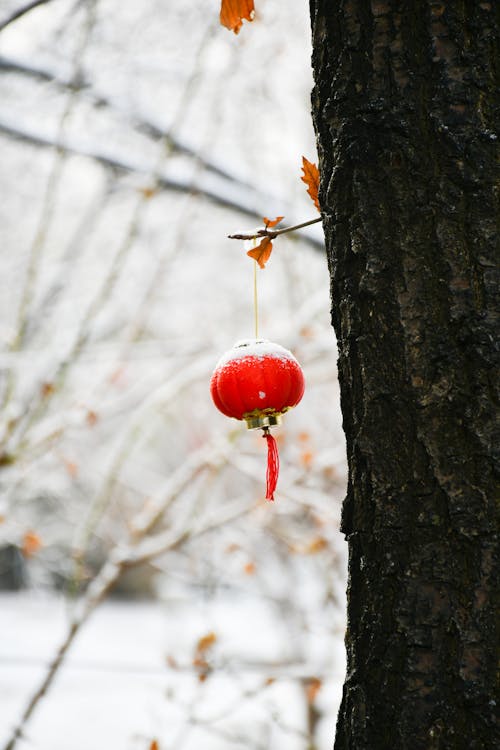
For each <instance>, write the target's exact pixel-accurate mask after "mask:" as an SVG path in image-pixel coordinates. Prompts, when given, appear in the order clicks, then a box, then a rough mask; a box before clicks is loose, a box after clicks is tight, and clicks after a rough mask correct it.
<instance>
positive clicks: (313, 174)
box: [300, 156, 320, 211]
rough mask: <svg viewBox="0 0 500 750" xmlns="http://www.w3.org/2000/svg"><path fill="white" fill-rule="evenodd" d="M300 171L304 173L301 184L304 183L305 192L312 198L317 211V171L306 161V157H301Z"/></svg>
mask: <svg viewBox="0 0 500 750" xmlns="http://www.w3.org/2000/svg"><path fill="white" fill-rule="evenodd" d="M302 171H303V172H304V174H303V176H302V177H301V178H300V179H301V180H302V182H305V183H306V185H307V192H308V193H309V195H310V196H311V198H312V201H313V203H314V205H315V206H316V208H317V209H318V211H319V210H320V208H319V201H318V190H319V170H318V167H317V166H316V164H313V163H312V162H310V161H307V159H306V157H305V156H303V157H302Z"/></svg>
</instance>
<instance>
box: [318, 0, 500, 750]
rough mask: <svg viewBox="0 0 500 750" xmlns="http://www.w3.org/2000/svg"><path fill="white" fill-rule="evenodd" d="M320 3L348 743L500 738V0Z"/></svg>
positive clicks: (432, 747) (483, 744) (340, 739)
mask: <svg viewBox="0 0 500 750" xmlns="http://www.w3.org/2000/svg"><path fill="white" fill-rule="evenodd" d="M310 5H311V20H312V32H313V68H314V74H315V87H314V90H313V98H312V106H313V117H314V123H315V128H316V133H317V139H318V152H319V164H320V172H321V188H320V203H321V208H322V216H323V225H324V230H325V238H326V248H327V255H328V262H329V269H330V275H331V293H332V318H333V325H334V327H335V331H336V334H337V338H338V346H339V379H340V384H341V394H342V411H343V416H344V429H345V433H346V441H347V454H348V461H349V485H348V491H347V497H346V499H345V502H344V508H343V520H342V531H343V532H344V534H345V535H346V537H347V540H348V543H349V550H350V554H349V560H350V562H349V584H348V630H347V634H346V647H347V659H348V666H347V676H346V682H345V685H344V693H343V700H342V705H341V708H340V713H339V717H338V724H337V735H336V740H335V749H336V750H345V749H347V748H349V749H355V750H448V748H450V749H451V748H454V749H456V750H493V748H494V747H498V746H500V745H497V744H496V742H495V738H496V737H497V735H496V734H495V723H494V716H495V709H496V705H495V701H494V698H495V673H496V663H497V659H496V654H497V643H498V633H497V632H496V627H497V626H496V623H495V618H494V598H495V596H494V595H495V593H496V589H495V586H496V577H498V567H497V568H496V569H495V562H496V560H497V557H498V556H497V553H498V547H497V546H496V543H495V529H496V526H495V513H496V511H495V475H494V450H493V445H494V443H493V431H494V404H495V397H494V391H495V386H496V382H497V381H495V378H494V374H493V373H494V335H495V333H496V330H495V317H494V295H495V292H496V290H498V285H497V286H495V273H494V267H495V262H496V257H495V250H496V237H497V235H496V230H497V220H498V213H499V212H498V183H495V166H494V164H495V155H496V153H497V148H498V141H497V136H496V135H495V126H496V125H498V109H495V104H496V103H495V94H496V91H497V90H498V89H497V87H498V65H499V60H500V54H499V50H498V46H499V45H498V11H499V9H500V3H498V2H493V1H491V2H480V0H457V2H451V0H450V1H449V2H447V1H446V0H441V1H440V2H437V1H436V2H431V1H430V0H406V2H396V0H385V1H384V0H372V2H368V0H344V1H341V0H339V2H332V0H311V2H310ZM495 15H496V16H497V17H496V18H495ZM496 487H497V489H498V485H496Z"/></svg>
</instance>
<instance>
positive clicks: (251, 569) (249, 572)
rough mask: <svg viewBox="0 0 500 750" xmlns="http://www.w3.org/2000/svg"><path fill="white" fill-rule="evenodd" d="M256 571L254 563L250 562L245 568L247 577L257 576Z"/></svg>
mask: <svg viewBox="0 0 500 750" xmlns="http://www.w3.org/2000/svg"><path fill="white" fill-rule="evenodd" d="M255 570H256V568H255V563H253V562H248V563H247V564H246V565H245V567H244V571H245V575H247V576H253V575H255Z"/></svg>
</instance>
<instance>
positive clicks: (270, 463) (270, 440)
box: [263, 427, 280, 500]
mask: <svg viewBox="0 0 500 750" xmlns="http://www.w3.org/2000/svg"><path fill="white" fill-rule="evenodd" d="M263 437H265V439H266V440H267V474H266V482H267V487H266V500H274V491H275V489H276V485H277V484H278V474H279V470H280V457H279V453H278V444H277V443H276V440H275V439H274V437H273V436H272V435H271V433H270V432H269V427H265V428H264V435H263Z"/></svg>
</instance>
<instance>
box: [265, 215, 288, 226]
mask: <svg viewBox="0 0 500 750" xmlns="http://www.w3.org/2000/svg"><path fill="white" fill-rule="evenodd" d="M284 218H285V217H284V216H277V217H276V218H275V219H268V218H267V216H264V218H263V219H262V221H263V222H264V224H265V225H266V229H272V228H273V227H275V226H276V224H279V223H280V221H282V220H283V219H284Z"/></svg>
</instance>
